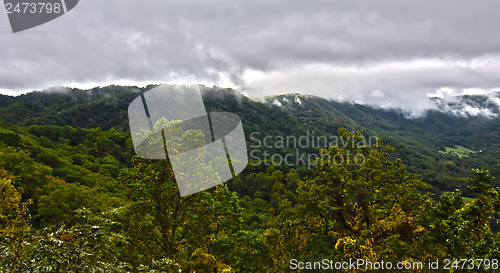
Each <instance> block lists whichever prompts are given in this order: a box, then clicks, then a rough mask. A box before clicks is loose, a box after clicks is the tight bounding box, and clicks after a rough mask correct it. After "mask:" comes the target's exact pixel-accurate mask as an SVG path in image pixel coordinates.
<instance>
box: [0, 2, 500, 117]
mask: <svg viewBox="0 0 500 273" xmlns="http://www.w3.org/2000/svg"><path fill="white" fill-rule="evenodd" d="M270 2H271V3H270ZM499 9H500V2H498V1H493V0H491V1H465V0H463V1H451V0H445V1H418V2H417V1H396V0H376V1H375V0H374V1H353V0H344V1H327V0H322V1H304V0H303V1H263V0H259V1H245V2H236V1H229V0H226V1H192V0H191V1H190V0H188V1H164V0H150V1H131V0H102V1H81V2H80V4H79V5H78V6H77V7H76V8H75V9H73V10H72V11H71V12H69V13H68V14H67V15H65V16H62V17H61V18H59V19H56V20H54V21H52V22H49V23H47V24H45V25H42V26H40V27H37V28H35V29H32V30H28V31H26V32H21V33H17V34H12V33H10V32H9V30H10V26H9V25H8V21H7V16H6V15H0V46H1V48H2V49H3V50H2V51H1V52H0V64H1V65H0V90H2V92H3V93H9V94H15V93H18V92H26V91H29V90H32V89H44V88H48V87H50V86H61V85H66V86H68V85H69V86H85V85H87V86H89V85H102V84H109V83H128V82H130V83H141V82H143V83H153V82H166V81H169V80H171V79H175V78H176V77H181V76H184V75H189V74H193V73H194V74H196V75H197V76H198V78H199V79H200V80H201V81H202V82H207V83H214V84H219V85H223V86H230V87H236V88H238V89H240V90H242V91H244V92H245V93H246V94H248V95H250V96H253V97H259V96H265V95H272V94H277V93H281V92H296V91H298V92H302V93H308V94H314V95H320V96H323V97H327V98H336V99H346V100H353V101H359V102H363V103H369V104H374V105H379V106H383V107H403V108H406V109H410V110H413V111H420V110H422V109H426V108H428V107H431V105H430V103H429V101H428V99H427V96H428V94H434V93H436V92H437V90H439V89H440V88H443V87H448V88H451V89H452V90H455V91H454V92H456V93H461V92H463V90H464V89H468V88H478V89H484V90H490V89H494V88H498V87H500V78H499V77H498V76H497V75H499V74H500V73H499V72H500V35H496V33H497V32H498V31H497V26H498V25H499V23H500V17H498V15H497V11H498V10H499Z"/></svg>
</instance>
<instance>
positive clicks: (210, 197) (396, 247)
mask: <svg viewBox="0 0 500 273" xmlns="http://www.w3.org/2000/svg"><path fill="white" fill-rule="evenodd" d="M151 87H152V86H149V87H146V88H135V87H118V86H109V87H104V88H95V89H92V90H86V91H82V90H77V89H65V90H58V91H57V92H55V91H52V92H33V93H29V94H26V95H21V96H18V97H8V96H0V119H1V120H2V122H0V272H287V271H290V270H291V268H292V264H291V261H292V260H295V261H322V260H324V259H329V260H331V261H332V263H336V262H345V261H349V260H350V259H366V260H369V261H373V262H376V261H386V262H393V263H394V264H396V263H398V262H404V263H413V262H423V263H424V265H425V266H426V265H427V262H428V261H429V260H436V259H440V260H441V261H444V259H458V262H457V263H455V264H450V265H449V268H450V270H451V271H455V272H460V271H461V270H465V269H467V268H468V269H469V271H470V270H472V271H474V272H481V271H491V270H492V269H497V268H498V260H497V259H499V258H500V235H499V234H498V233H497V232H496V231H497V229H498V228H497V225H496V218H497V217H498V216H497V214H496V211H498V209H499V208H500V197H499V192H498V189H497V188H496V186H497V185H498V179H495V178H494V176H495V175H496V176H498V175H499V174H500V162H499V159H498V152H499V151H500V147H499V145H500V142H499V133H500V128H499V123H498V119H487V118H481V117H458V116H452V115H449V114H445V113H442V112H438V111H435V112H429V113H428V114H427V116H426V117H423V118H419V119H407V118H406V117H405V116H404V113H401V112H398V111H386V110H380V109H374V108H370V107H367V106H362V105H356V104H350V103H340V102H334V101H327V100H323V99H320V98H314V97H300V103H297V102H295V103H294V101H296V100H295V99H294V98H295V97H296V96H297V95H295V94H292V95H285V96H283V97H277V98H271V99H270V100H269V101H268V102H255V101H252V100H250V99H249V98H246V97H244V96H242V95H241V94H238V93H236V92H235V91H233V90H230V89H220V88H217V87H213V88H204V89H203V92H204V93H203V94H204V102H205V104H206V106H207V110H209V111H228V112H234V113H237V114H238V115H239V116H240V117H241V118H242V121H243V125H244V130H245V133H246V134H247V141H249V143H248V144H249V146H250V145H251V144H252V143H250V139H251V138H249V135H250V134H251V133H252V132H259V133H260V134H261V135H275V136H276V135H280V136H285V135H295V136H301V135H304V134H307V133H308V132H312V131H314V132H315V133H316V134H317V135H338V136H340V137H343V138H345V139H353V140H356V141H348V142H346V143H345V145H341V146H332V147H324V149H322V147H314V148H310V147H308V148H303V149H301V150H300V152H301V153H308V152H317V151H318V150H320V149H321V150H322V153H323V154H325V155H331V156H334V155H344V156H347V155H348V154H360V155H363V158H364V159H365V160H364V164H348V163H347V162H343V163H345V164H338V163H337V162H331V161H318V162H316V164H315V166H314V167H312V168H307V166H299V165H297V166H285V165H273V164H270V163H269V162H261V164H255V162H250V164H249V165H248V167H247V169H246V170H245V171H244V172H243V173H241V174H240V175H239V176H237V177H236V178H234V179H232V180H231V181H229V182H227V183H224V184H222V185H219V186H217V187H215V188H212V189H210V190H208V191H204V192H200V193H196V194H193V195H190V196H187V197H183V198H181V197H180V195H179V192H178V189H177V186H176V182H175V177H174V175H173V172H172V167H171V166H170V165H169V162H168V161H166V160H163V161H154V160H146V159H141V158H139V157H137V156H135V152H134V147H133V144H132V140H131V136H130V132H129V131H128V120H127V107H128V104H129V103H130V102H131V101H132V100H133V99H134V98H135V97H137V96H138V95H139V94H140V93H141V92H144V91H145V90H147V89H149V88H151ZM283 98H288V99H287V100H288V101H290V102H291V103H290V105H288V106H286V105H283V104H284V103H282V104H281V106H277V105H275V104H273V103H272V102H273V100H275V99H283ZM365 135H377V136H378V137H380V140H381V141H379V142H377V143H376V144H374V145H364V146H360V145H357V143H359V141H361V139H362V137H363V136H365ZM180 137H182V136H180ZM458 146H460V147H463V151H459V150H458V148H457V147H458ZM261 148H262V149H263V147H261ZM451 148H456V149H457V150H450V149H451ZM270 150H271V151H272V152H274V153H281V154H286V153H288V152H290V150H291V148H290V147H284V148H280V147H278V146H277V145H273V147H272V148H270ZM468 151H471V152H468ZM479 151H481V152H479ZM460 155H462V156H460ZM271 163H272V162H271ZM460 259H468V260H466V261H460ZM471 259H474V260H471ZM480 259H483V261H488V265H487V266H486V263H484V264H480V263H479V260H480ZM471 261H472V262H471ZM425 266H424V267H423V269H415V270H414V271H415V272H421V271H427V268H426V267H425ZM471 268H472V269H471ZM314 271H315V272H323V271H325V272H326V271H328V270H326V269H324V268H321V269H319V268H316V267H315V269H314ZM345 271H355V270H352V269H348V270H345ZM368 271H369V270H368ZM407 271H411V270H407Z"/></svg>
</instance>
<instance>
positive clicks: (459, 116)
mask: <svg viewBox="0 0 500 273" xmlns="http://www.w3.org/2000/svg"><path fill="white" fill-rule="evenodd" d="M153 87H154V86H148V87H145V88H137V87H123V86H107V87H98V88H93V89H90V90H79V89H65V88H60V89H54V90H52V91H50V92H32V93H28V94H24V95H21V96H17V97H10V96H3V95H0V120H3V121H5V122H7V123H10V124H15V125H18V126H29V125H57V126H71V127H76V128H87V129H91V128H97V127H100V128H102V129H103V130H109V129H111V128H114V129H116V130H117V131H118V132H128V130H129V127H128V117H127V109H128V105H129V104H130V102H131V101H132V100H134V99H135V98H136V97H137V96H138V95H139V94H141V93H142V92H145V91H146V90H149V89H150V88H153ZM201 89H202V95H203V99H204V102H205V105H206V108H207V110H208V111H228V112H234V113H237V114H238V115H239V116H240V117H241V118H242V121H243V125H244V128H245V133H246V135H247V141H249V137H250V134H251V133H252V132H259V133H260V136H266V135H269V136H290V135H295V136H301V135H305V134H306V133H307V132H310V133H311V132H314V133H315V134H316V135H336V134H337V132H338V128H340V127H345V128H348V129H349V130H359V131H362V132H363V134H364V135H366V136H368V135H379V136H381V137H382V141H383V144H395V145H396V146H397V153H396V156H398V157H401V158H402V160H403V162H404V163H405V164H406V165H407V166H408V168H409V169H410V170H411V171H412V172H414V173H418V174H420V175H422V176H423V178H424V179H425V180H427V181H428V182H430V183H431V184H433V185H435V186H437V187H439V188H440V189H441V190H453V189H455V188H461V189H462V190H464V191H465V189H464V185H465V181H466V180H465V178H466V177H467V176H469V170H470V169H471V168H488V169H490V171H491V172H492V174H493V175H497V176H498V175H500V160H499V157H498V154H499V152H500V122H499V118H498V117H497V115H498V112H499V111H498V108H495V107H496V106H495V105H497V104H495V103H496V101H495V99H497V98H498V94H500V93H497V94H496V96H497V97H495V96H490V97H481V96H463V97H459V98H457V99H456V100H451V101H450V100H444V99H437V98H434V99H433V100H434V101H435V102H436V104H437V105H438V110H433V111H428V112H427V113H426V115H425V116H424V117H421V118H407V117H406V115H405V114H404V113H403V112H402V111H400V110H384V109H377V108H374V107H370V106H365V105H360V104H353V103H347V102H337V101H331V100H326V99H322V98H319V97H314V96H305V95H299V94H285V95H279V96H274V97H269V98H267V99H266V100H265V101H264V102H258V101H254V100H251V99H249V98H248V97H245V96H243V95H241V94H240V93H238V92H237V91H234V90H231V89H223V88H218V87H204V86H202V88H201ZM483 108H484V109H485V111H484V113H486V114H485V115H479V114H477V113H478V111H479V110H478V109H483ZM459 109H462V110H463V111H462V110H459ZM471 109H475V110H473V111H472V110H471ZM474 113H476V114H474ZM457 147H463V148H464V149H467V150H468V151H472V152H471V153H468V154H466V155H465V156H462V154H458V153H457V152H456V151H465V150H464V149H461V148H457ZM270 150H271V152H275V153H288V152H290V149H286V148H285V149H280V148H275V147H273V148H271V149H270ZM301 152H314V149H302V150H301Z"/></svg>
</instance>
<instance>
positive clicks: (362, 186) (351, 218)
mask: <svg viewBox="0 0 500 273" xmlns="http://www.w3.org/2000/svg"><path fill="white" fill-rule="evenodd" d="M339 136H340V137H341V138H342V139H344V140H345V143H344V145H339V146H333V147H330V148H328V149H326V150H323V152H322V157H321V158H319V159H318V161H317V166H316V169H315V175H314V178H313V179H309V180H306V181H303V182H302V181H301V182H299V186H298V189H297V197H296V198H297V201H296V202H297V204H296V205H293V201H294V200H289V199H282V200H281V201H280V206H281V209H280V211H281V213H280V214H279V215H278V217H277V218H276V219H275V220H274V221H275V225H274V228H271V229H269V230H267V231H266V235H267V236H266V240H267V241H268V246H269V248H270V249H269V253H271V254H270V255H272V256H273V259H274V262H275V266H277V267H279V268H282V269H284V268H286V267H287V263H288V261H289V260H290V259H291V258H292V257H293V258H304V259H314V260H318V259H319V260H321V259H322V258H331V257H336V258H337V259H338V260H339V261H341V260H342V261H345V260H346V259H349V258H353V259H358V258H360V259H369V260H373V261H378V260H382V259H383V260H385V261H404V260H411V259H416V258H417V259H418V258H422V259H424V258H427V256H429V254H428V253H427V252H426V250H425V246H424V244H423V243H422V241H423V240H424V238H426V236H427V235H426V232H427V231H426V229H425V228H424V226H425V224H426V217H425V216H426V215H425V212H426V211H428V210H429V207H430V206H432V204H433V202H432V200H431V199H430V197H429V195H428V194H426V193H424V192H423V190H426V189H428V188H429V186H428V185H427V184H425V183H424V182H422V181H421V180H420V179H418V178H417V177H415V176H413V175H411V174H409V173H408V171H407V170H406V168H405V167H404V166H403V165H402V163H401V161H400V160H399V159H390V158H389V157H388V151H392V150H393V148H392V147H389V146H387V147H384V148H383V147H381V146H377V145H373V146H368V145H367V144H366V143H365V142H364V141H363V137H362V136H361V135H356V134H354V133H350V132H347V131H346V130H345V129H341V130H339ZM281 188H282V187H278V188H277V189H278V190H281V191H282V192H284V191H283V190H282V189H281ZM291 199H293V198H291Z"/></svg>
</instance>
